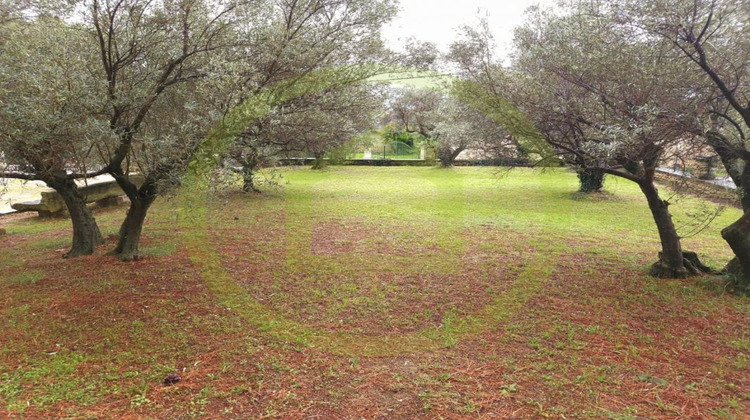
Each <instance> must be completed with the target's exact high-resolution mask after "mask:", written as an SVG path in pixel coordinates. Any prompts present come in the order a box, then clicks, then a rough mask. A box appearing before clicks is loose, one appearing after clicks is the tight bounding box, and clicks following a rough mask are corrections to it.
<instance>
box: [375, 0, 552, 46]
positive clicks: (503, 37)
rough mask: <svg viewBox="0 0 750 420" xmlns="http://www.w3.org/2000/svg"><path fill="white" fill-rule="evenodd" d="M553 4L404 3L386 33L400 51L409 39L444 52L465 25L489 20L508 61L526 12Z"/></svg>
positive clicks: (525, 0) (521, 0)
mask: <svg viewBox="0 0 750 420" xmlns="http://www.w3.org/2000/svg"><path fill="white" fill-rule="evenodd" d="M553 2H554V0H510V1H508V0H494V1H493V0H401V12H400V13H399V16H398V17H397V18H396V19H395V20H394V21H393V22H392V23H391V24H389V25H388V26H386V27H385V29H384V31H383V32H384V37H385V39H386V41H387V42H388V45H389V46H391V48H394V49H399V46H400V45H403V43H404V41H405V40H406V39H407V38H409V37H414V38H417V39H420V40H423V41H431V42H434V43H435V44H437V45H438V47H439V48H440V49H441V50H442V51H447V47H448V45H450V43H451V42H452V41H453V39H455V37H456V30H457V29H458V28H459V27H460V26H461V25H463V24H469V25H472V24H476V22H477V21H478V20H479V16H487V18H488V20H489V22H490V27H491V28H492V31H493V33H494V35H495V39H496V41H497V43H498V51H497V54H498V57H502V58H506V56H507V51H508V50H509V49H510V47H511V44H512V41H513V28H514V27H516V26H518V25H519V24H521V23H522V22H523V12H524V10H526V8H527V7H529V6H532V5H535V4H540V3H541V4H553Z"/></svg>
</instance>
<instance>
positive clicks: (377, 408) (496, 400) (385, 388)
mask: <svg viewBox="0 0 750 420" xmlns="http://www.w3.org/2000/svg"><path fill="white" fill-rule="evenodd" d="M282 173H283V176H284V179H283V180H282V182H283V184H284V187H283V188H282V189H279V190H272V191H269V192H267V193H264V194H262V195H257V194H234V193H232V194H228V195H226V196H221V197H218V198H215V199H213V200H211V205H210V207H209V208H208V212H207V214H208V222H207V223H206V224H202V223H200V221H199V220H198V221H196V220H185V219H184V218H183V217H182V214H183V213H181V212H180V211H179V207H180V205H181V204H180V201H179V200H177V199H170V200H167V201H160V202H157V204H156V206H155V208H154V210H153V212H152V214H151V215H150V216H149V219H148V220H147V224H146V229H145V231H144V244H143V247H142V249H143V250H144V254H145V256H146V258H145V259H144V260H143V261H138V262H135V263H129V264H126V263H120V262H118V261H116V260H115V259H114V258H113V257H110V256H107V255H106V251H107V250H108V247H110V248H111V247H112V246H113V245H114V244H113V243H112V241H109V243H108V244H106V245H105V246H103V247H102V248H101V251H100V252H99V253H98V254H97V255H94V256H90V257H84V258H79V259H75V260H63V259H61V258H59V257H60V255H61V252H59V250H58V249H57V248H58V247H60V246H64V245H65V238H67V237H68V235H69V234H70V232H69V231H70V227H69V226H68V225H67V224H66V222H65V221H40V220H36V219H33V218H32V219H20V220H13V221H11V222H8V223H6V224H4V226H3V227H4V228H6V229H7V230H8V232H9V234H8V235H6V236H4V237H2V238H0V247H2V248H3V252H2V255H0V261H1V262H3V264H5V263H8V269H6V270H4V271H3V272H2V273H0V293H1V294H2V296H3V302H4V304H3V305H2V307H1V309H0V331H1V332H0V343H1V344H2V345H1V346H0V348H2V351H0V417H2V416H23V417H24V418H42V417H49V416H60V415H62V416H67V417H72V418H101V417H121V416H130V417H141V418H176V417H181V418H200V417H206V416H207V417H211V418H218V417H222V418H260V417H263V416H266V417H271V418H273V417H277V418H309V417H310V416H320V417H322V418H363V417H364V418H374V417H382V416H393V417H396V418H441V417H443V418H482V417H497V418H509V417H515V418H539V417H545V416H546V417H553V418H562V417H563V416H564V417H566V418H705V417H715V418H743V417H747V416H748V415H750V408H749V404H750V394H749V393H748V389H750V388H749V387H748V386H749V385H750V379H748V374H747V373H748V363H749V362H748V360H750V358H749V357H748V356H749V354H750V349H749V348H748V347H749V345H748V343H749V342H750V335H749V334H748V332H747V320H748V319H750V303H749V302H748V300H747V299H740V298H736V297H733V296H728V295H726V294H722V293H720V292H721V291H720V290H717V289H715V288H711V287H710V285H711V284H715V283H714V282H713V281H709V279H708V278H700V279H688V280H666V281H665V280H656V279H652V278H649V277H648V276H647V275H646V273H647V271H648V267H649V265H650V264H651V263H652V262H653V261H654V260H655V259H656V254H657V252H658V249H659V245H658V244H659V242H658V237H657V234H656V229H655V227H654V226H653V222H652V220H651V218H650V213H649V211H648V208H647V207H646V205H645V203H644V201H645V200H643V198H642V197H641V195H640V193H639V192H638V191H637V189H636V188H635V187H634V186H632V185H630V184H628V183H626V182H624V181H618V180H615V179H609V180H608V181H607V185H606V189H607V191H608V193H607V194H605V195H601V196H597V197H581V196H580V195H577V194H575V193H574V191H575V189H576V178H575V176H574V175H573V174H571V173H568V172H566V171H562V170H550V171H547V172H544V173H540V172H537V171H531V170H526V169H519V170H513V171H510V172H509V173H505V174H503V175H502V176H499V175H498V173H496V172H495V171H494V170H493V169H488V168H456V169H453V170H442V169H437V168H423V167H422V168H414V167H389V168H381V167H331V168H329V169H328V170H326V171H311V170H309V169H307V168H301V169H287V170H284V171H283V172H282ZM672 201H673V206H672V207H671V209H672V210H673V213H674V217H675V220H676V221H677V224H678V225H681V224H686V223H687V222H688V217H687V214H689V213H692V212H694V211H695V209H696V208H698V207H699V206H702V205H703V204H702V202H701V201H700V200H697V199H695V198H688V197H675V198H674V199H673V200H672ZM123 212H124V209H122V208H120V209H107V210H104V211H100V212H97V214H96V215H97V220H98V221H99V222H100V224H101V227H102V230H103V232H104V233H105V235H107V234H109V233H113V232H116V230H117V224H118V223H119V221H120V220H121V218H122V216H123ZM736 217H738V212H737V211H736V210H731V209H730V210H726V211H725V212H724V213H723V214H722V215H721V216H720V217H719V219H718V220H717V221H716V222H715V223H714V225H712V226H711V227H710V228H709V229H707V230H706V231H704V232H703V233H702V234H701V235H699V236H696V237H693V238H689V239H686V240H685V241H684V248H685V249H689V250H692V251H696V252H698V253H699V255H700V256H701V258H703V259H704V260H706V261H708V262H709V263H710V264H712V265H714V266H717V267H719V266H721V265H722V264H724V263H726V261H728V260H729V258H730V257H731V252H730V251H729V249H728V247H727V246H726V245H725V244H724V243H723V241H722V240H721V237H720V235H719V231H720V229H721V228H722V227H723V226H726V225H727V224H729V223H730V222H731V221H733V220H734V219H735V218H736ZM61 244H62V245H61ZM11 262H12V263H13V264H10V263H11ZM5 266H6V265H4V267H5ZM172 373H177V374H179V375H180V376H181V378H182V380H181V381H180V382H179V383H177V384H176V385H173V386H164V385H163V384H162V380H163V379H164V377H165V376H166V375H168V374H172Z"/></svg>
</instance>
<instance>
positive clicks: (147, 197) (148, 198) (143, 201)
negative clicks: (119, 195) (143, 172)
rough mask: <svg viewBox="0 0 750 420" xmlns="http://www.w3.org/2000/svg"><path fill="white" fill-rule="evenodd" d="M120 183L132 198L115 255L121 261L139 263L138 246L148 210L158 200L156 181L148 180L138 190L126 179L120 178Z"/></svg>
mask: <svg viewBox="0 0 750 420" xmlns="http://www.w3.org/2000/svg"><path fill="white" fill-rule="evenodd" d="M115 179H118V178H117V177H116V178H115ZM118 183H119V184H120V186H121V187H123V190H125V191H126V193H127V194H128V198H130V208H128V213H127V215H126V216H125V220H123V222H122V225H120V238H119V240H118V242H117V247H116V248H115V250H114V253H115V255H116V256H117V258H118V259H119V260H120V261H137V260H139V259H140V257H141V256H140V253H139V250H138V245H139V244H140V241H141V232H142V231H143V223H144V222H145V220H146V215H147V214H148V209H149V208H150V207H151V204H153V203H154V201H155V200H156V188H157V186H156V181H155V180H154V179H152V178H146V180H145V181H144V183H143V185H141V187H140V188H138V189H137V190H136V187H135V184H133V183H131V182H130V181H129V180H128V179H127V178H125V177H121V178H119V179H118Z"/></svg>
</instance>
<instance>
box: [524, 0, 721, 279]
mask: <svg viewBox="0 0 750 420" xmlns="http://www.w3.org/2000/svg"><path fill="white" fill-rule="evenodd" d="M616 18H617V16H616V14H615V13H614V10H613V9H612V8H609V7H608V6H607V4H606V3H605V2H574V3H573V4H572V8H571V9H570V10H568V11H567V13H565V14H563V15H555V14H552V13H545V12H543V11H538V12H537V13H536V14H534V15H532V20H531V21H530V22H529V24H528V25H527V26H526V27H524V28H522V29H520V30H519V31H518V32H517V40H518V49H519V56H518V59H517V60H516V63H515V65H516V66H517V68H518V69H519V70H522V71H523V72H525V73H526V74H528V76H529V78H530V80H531V81H532V82H533V83H536V84H538V85H537V87H538V90H537V92H540V93H542V95H543V96H541V97H540V100H539V101H531V103H530V104H528V106H527V107H526V110H527V112H528V113H529V114H530V115H532V117H533V119H534V120H535V121H536V122H537V123H538V125H539V126H540V127H541V129H542V131H543V132H544V134H545V135H546V136H547V138H548V141H549V142H550V144H552V145H553V146H554V147H555V148H556V149H557V150H558V151H559V152H561V153H563V154H565V155H568V156H571V157H572V159H573V160H574V161H576V162H578V163H579V164H580V165H581V166H582V167H584V168H596V169H598V170H601V171H602V172H604V173H607V174H610V175H613V176H617V177H620V178H624V179H627V180H630V181H632V182H634V183H636V184H637V185H638V187H639V188H640V189H641V191H642V193H643V194H644V197H645V198H646V201H647V202H648V205H649V209H650V210H651V213H652V216H653V218H654V222H655V224H656V227H657V230H658V232H659V237H660V240H661V248H662V249H661V252H660V254H659V260H658V261H657V262H656V263H655V264H654V265H653V266H652V267H651V271H650V273H651V274H652V275H653V276H656V277H685V276H688V275H690V274H692V273H698V272H700V271H703V270H706V269H707V268H705V267H703V266H702V264H700V262H699V261H698V260H697V257H696V256H695V254H694V253H684V252H683V251H682V246H681V241H680V236H679V235H678V233H677V230H676V228H675V225H674V222H673V221H672V217H671V214H670V212H669V205H670V203H669V202H668V201H667V200H665V199H663V198H662V197H661V196H660V194H659V191H658V189H657V188H656V185H655V183H654V176H655V171H656V168H657V167H658V166H659V164H660V162H661V160H662V159H664V157H665V153H667V151H668V150H672V149H674V148H672V147H671V146H673V145H675V144H678V143H680V142H685V141H690V140H691V139H692V134H693V127H694V122H693V120H694V118H693V114H694V113H695V110H696V109H697V108H698V106H699V105H700V104H699V103H698V101H696V100H694V99H691V91H690V89H689V88H687V87H686V86H685V84H681V83H674V81H675V80H678V79H679V78H680V77H681V70H680V66H679V62H678V57H677V56H676V55H675V54H674V51H673V50H672V49H671V48H670V47H669V46H668V45H667V44H666V43H665V42H653V41H654V40H652V39H644V38H642V37H639V36H638V35H639V34H638V33H637V32H633V31H632V30H631V28H630V27H628V26H627V25H621V24H618V20H617V19H616ZM538 98H539V97H538Z"/></svg>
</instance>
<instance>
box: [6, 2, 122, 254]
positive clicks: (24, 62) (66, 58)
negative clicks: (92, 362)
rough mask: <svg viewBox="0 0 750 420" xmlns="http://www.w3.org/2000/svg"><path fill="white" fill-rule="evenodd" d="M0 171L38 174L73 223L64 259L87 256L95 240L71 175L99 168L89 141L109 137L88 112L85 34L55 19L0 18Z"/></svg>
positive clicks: (93, 87)
mask: <svg viewBox="0 0 750 420" xmlns="http://www.w3.org/2000/svg"><path fill="white" fill-rule="evenodd" d="M0 33H1V34H2V35H0V36H1V37H2V42H0V98H2V99H0V153H2V155H4V159H5V160H6V162H7V163H8V165H7V166H6V167H5V168H0V171H1V172H0V176H2V177H5V178H18V179H26V180H41V181H44V182H45V183H46V184H47V185H48V186H50V187H51V188H54V189H55V190H56V191H57V192H58V193H59V194H60V196H61V197H62V198H63V200H64V202H65V204H66V206H67V209H68V213H69V214H70V217H71V221H72V224H73V244H72V247H71V249H70V251H69V252H67V253H66V254H65V255H64V256H65V257H75V256H79V255H85V254H91V253H92V252H93V251H94V247H96V246H97V245H100V244H101V243H102V242H103V239H102V235H101V232H100V231H99V228H98V226H97V224H96V221H95V219H94V217H93V215H92V214H91V210H89V209H88V208H87V207H86V203H85V201H84V197H83V196H82V194H81V192H80V191H79V189H78V187H77V184H76V182H75V179H76V178H81V177H86V176H91V175H95V174H97V173H101V172H103V171H101V170H100V171H98V172H97V171H96V169H97V166H100V164H101V161H100V160H99V159H98V157H97V156H96V154H95V153H93V150H94V147H95V145H96V144H98V142H99V141H102V140H105V139H112V138H113V136H112V133H111V131H110V130H109V126H108V124H107V123H106V121H104V120H102V119H100V118H97V115H96V113H97V112H98V111H99V110H100V109H101V108H102V107H103V106H104V105H105V100H104V98H102V97H101V96H99V95H97V91H98V90H99V88H100V86H101V84H102V81H101V80H100V79H98V78H97V77H95V76H94V75H93V74H91V73H90V72H88V71H86V69H87V68H88V67H89V66H90V65H91V63H92V62H93V61H94V60H95V59H96V56H95V55H94V54H92V50H91V49H89V48H87V44H88V40H87V37H86V33H85V31H84V30H83V28H82V27H80V26H79V25H69V24H66V23H65V22H63V21H62V20H60V19H58V18H56V17H51V16H47V17H42V18H38V19H32V20H25V19H20V18H19V19H17V20H13V21H11V22H6V24H0Z"/></svg>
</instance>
